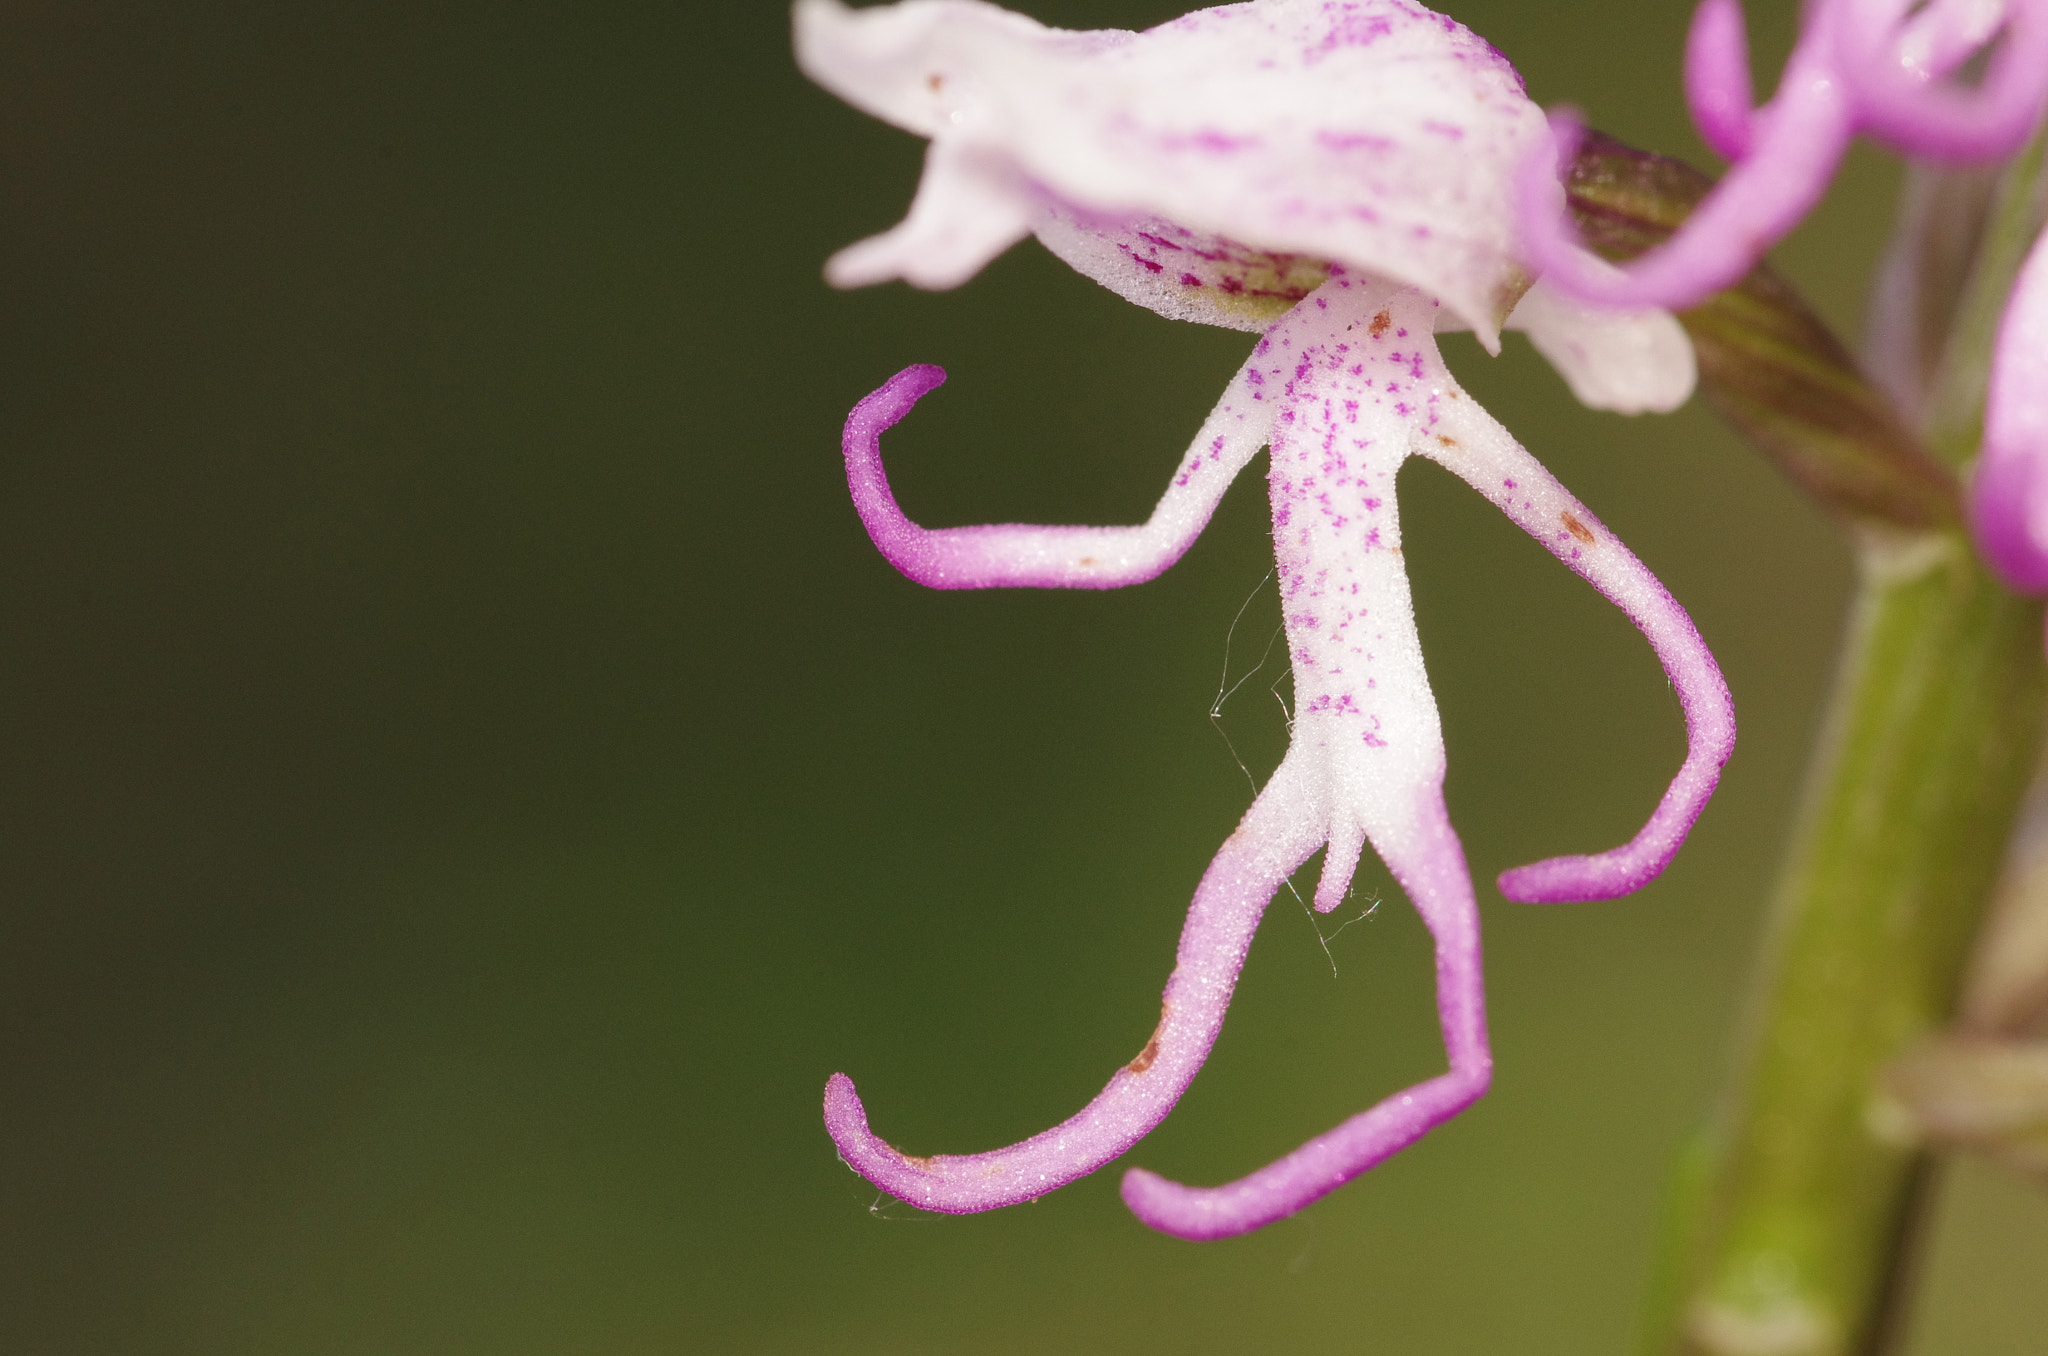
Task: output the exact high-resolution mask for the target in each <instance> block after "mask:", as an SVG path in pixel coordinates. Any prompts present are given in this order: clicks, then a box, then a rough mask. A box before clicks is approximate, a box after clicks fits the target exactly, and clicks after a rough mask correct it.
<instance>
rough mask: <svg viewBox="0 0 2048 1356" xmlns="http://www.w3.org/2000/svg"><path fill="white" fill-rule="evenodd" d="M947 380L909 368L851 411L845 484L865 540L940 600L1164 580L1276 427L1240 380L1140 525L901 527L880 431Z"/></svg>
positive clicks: (928, 369) (1243, 375)
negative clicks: (991, 591) (976, 592)
mask: <svg viewBox="0 0 2048 1356" xmlns="http://www.w3.org/2000/svg"><path fill="white" fill-rule="evenodd" d="M945 379H946V374H945V372H944V371H942V370H941V369H939V368H937V367H933V366H931V365H930V364H925V363H921V364H919V365H917V366H915V367H906V368H904V369H903V370H902V371H901V372H898V373H897V374H896V375H895V376H894V377H891V378H890V379H889V381H888V383H887V384H886V385H884V386H883V387H882V388H881V389H880V390H878V391H876V392H875V393H874V394H872V395H870V396H868V397H867V399H865V400H863V401H861V402H860V404H858V405H856V406H854V407H853V413H852V414H850V415H848V416H847V418H846V436H845V450H846V479H847V484H848V486H849V487H850V488H851V489H852V491H853V504H854V507H855V508H856V509H857V510H859V512H860V517H861V521H862V522H863V523H865V524H866V525H867V529H868V535H869V536H870V537H872V538H873V539H874V543H875V545H876V547H877V548H879V549H880V551H881V552H882V554H883V555H884V556H887V557H888V558H889V562H890V563H891V564H893V565H894V566H895V567H896V568H897V569H899V570H901V571H903V573H904V574H906V575H908V576H909V577H910V578H912V579H915V580H916V581H917V582H918V583H920V584H924V585H926V586H928V587H930V588H935V589H987V588H1004V587H1012V588H1048V589H1057V588H1067V589H1113V588H1121V587H1123V586H1124V585H1126V584H1142V583H1144V582H1145V581H1146V580H1148V579H1152V578H1156V577H1157V576H1158V575H1160V574H1163V573H1164V572H1165V571H1166V570H1167V569H1168V568H1169V567H1170V566H1172V564H1173V563H1174V562H1175V561H1177V560H1179V559H1180V558H1181V556H1182V555H1183V554H1185V553H1186V551H1187V549H1188V547H1189V546H1190V545H1192V544H1193V543H1194V540H1195V538H1196V537H1197V536H1199V535H1201V531H1202V529H1203V528H1204V527H1206V526H1207V525H1208V522H1209V518H1210V515H1212V514H1213V513H1215V511H1216V505H1217V504H1218V503H1219V502H1221V500H1222V498H1223V492H1224V491H1225V490H1227V489H1229V488H1230V482H1231V480H1232V479H1233V478H1234V477H1235V476H1236V475H1237V473H1238V472H1239V471H1240V470H1242V469H1244V465H1245V463H1246V462H1248V461H1250V460H1251V459H1252V456H1253V455H1254V454H1255V453H1257V452H1258V450H1259V449H1260V448H1261V447H1263V446H1264V445H1265V442H1266V435H1267V433H1268V431H1269V430H1270V429H1271V428H1272V424H1273V412H1272V406H1271V402H1269V401H1267V400H1266V399H1265V398H1264V393H1263V392H1261V391H1260V390H1259V389H1258V388H1257V386H1256V385H1255V384H1254V383H1253V381H1252V380H1250V379H1248V377H1247V371H1246V370H1240V371H1239V372H1238V374H1237V376H1236V377H1235V378H1233V379H1232V381H1231V383H1230V385H1229V386H1228V387H1227V388H1225V390H1224V392H1223V399H1222V400H1221V401H1220V402H1218V403H1217V406H1216V408H1215V409H1214V410H1213V411H1211V412H1210V415H1209V418H1208V419H1207V420H1206V421H1205V422H1204V423H1203V425H1202V430H1201V432H1200V433H1198V434H1196V435H1195V441H1194V443H1193V444H1192V445H1191V446H1190V447H1189V448H1188V451H1187V455H1186V456H1184V457H1182V458H1181V463H1180V467H1179V469H1178V470H1176V471H1175V472H1174V476H1173V481H1172V483H1171V484H1169V485H1168V486H1167V488H1166V493H1165V494H1164V495H1162V496H1161V497H1160V500H1159V504H1158V507H1156V508H1155V509H1153V510H1152V516H1151V517H1150V518H1149V519H1147V520H1146V521H1145V522H1144V524H1142V525H1141V526H1137V527H1036V526H1032V525H1029V524H1024V523H995V524H990V525H987V526H982V527H949V528H937V529H933V528H925V527H920V526H918V525H917V524H916V523H913V522H911V521H910V519H909V518H907V517H905V516H904V513H903V510H902V509H901V508H899V507H897V504H896V497H895V495H894V494H892V493H891V492H890V489H889V478H888V476H887V475H886V474H885V473H884V472H883V470H882V431H883V430H884V429H886V428H889V427H891V426H892V425H894V424H895V423H896V422H897V421H898V420H900V419H902V418H903V416H904V415H906V414H908V413H909V412H910V408H911V406H913V405H915V404H916V403H917V402H918V400H919V399H920V398H921V397H922V396H924V395H925V393H926V392H928V391H931V390H932V389H933V388H935V387H936V386H938V384H939V383H940V382H942V381H944V380H945Z"/></svg>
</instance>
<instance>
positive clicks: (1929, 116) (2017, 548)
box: [1521, 0, 2048, 593]
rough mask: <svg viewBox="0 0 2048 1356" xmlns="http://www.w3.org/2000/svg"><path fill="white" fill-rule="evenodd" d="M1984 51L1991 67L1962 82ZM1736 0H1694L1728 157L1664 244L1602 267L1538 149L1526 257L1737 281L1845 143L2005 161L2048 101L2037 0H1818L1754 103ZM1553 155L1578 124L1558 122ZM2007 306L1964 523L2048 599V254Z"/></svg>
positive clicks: (2020, 584) (1672, 289) (1525, 201)
mask: <svg viewBox="0 0 2048 1356" xmlns="http://www.w3.org/2000/svg"><path fill="white" fill-rule="evenodd" d="M1980 57H1982V58H1984V67H1983V70H1982V72H1981V78H1979V79H1976V80H1974V81H1971V80H1969V79H1967V78H1966V77H1965V71H1966V68H1969V67H1970V66H1971V63H1972V61H1973V59H1975V58H1980ZM1748 61H1749V58H1748V50H1747V41H1746V38H1745V35H1744V31H1743V21H1742V8H1741V4H1740V0H1702V3H1701V4H1700V6H1699V8H1698V9H1697V10H1696V11H1695V12H1694V16H1693V26H1692V31H1691V34H1690V37H1689V40H1688V43H1687V48H1686V61H1685V85H1686V94H1687V97H1688V101H1689V102H1690V104H1691V106H1692V112H1693V120H1694V122H1695V123H1696V124H1697V126H1698V127H1699V130H1700V133H1701V135H1702V136H1703V137H1704V138H1705V139H1706V141H1707V143H1708V144H1709V145H1710V146H1712V147H1713V148H1714V149H1715V150H1716V151H1717V152H1719V153H1720V154H1722V155H1724V156H1726V157H1727V158H1729V159H1730V160H1732V161H1734V162H1735V167H1734V168H1733V169H1732V170H1731V171H1730V172H1729V174H1728V175H1727V177H1726V178H1725V179H1723V180H1722V181H1721V183H1720V185H1719V186H1718V187H1717V188H1716V189H1715V191H1714V192H1713V193H1712V194H1711V195H1709V196H1708V198H1707V199H1706V201H1705V202H1703V203H1702V204H1701V205H1700V207H1699V209H1698V210H1697V211H1696V212H1695V213H1694V214H1693V215H1692V217H1691V218H1690V219H1689V220H1688V221H1687V222H1686V223H1685V225H1684V226H1683V227H1681V228H1680V229H1679V231H1678V232H1677V233H1676V234H1675V235H1674V236H1673V237H1672V238H1671V240H1670V241H1669V242H1667V243H1666V244H1664V245H1663V246H1661V247H1660V248H1658V249H1655V250H1652V251H1650V252H1649V253H1648V254H1646V255H1644V256H1643V257H1642V258H1641V259H1639V260H1636V261H1635V262H1633V263H1632V264H1631V265H1630V266H1629V267H1628V268H1626V269H1624V270H1620V271H1616V270H1613V269H1601V268H1596V267H1593V266H1592V265H1591V264H1589V263H1588V261H1587V256H1586V254H1585V252H1584V251H1583V250H1581V249H1579V248H1578V245H1577V241H1576V240H1575V239H1574V238H1573V236H1572V233H1571V231H1570V228H1569V227H1568V226H1567V225H1565V224H1564V222H1563V221H1562V219H1561V216H1560V213H1559V212H1558V210H1557V208H1556V206H1555V205H1554V204H1553V203H1552V202H1551V201H1550V198H1549V196H1548V195H1549V182H1550V179H1551V177H1552V176H1551V174H1550V167H1549V166H1548V165H1546V164H1545V163H1544V162H1543V159H1542V157H1541V156H1537V157H1533V158H1532V159H1531V160H1530V161H1529V162H1527V163H1526V164H1525V165H1524V167H1523V170H1522V184H1521V188H1522V212H1523V222H1524V227H1525V229H1526V231H1527V233H1528V242H1529V251H1530V255H1531V257H1532V258H1533V259H1534V260H1535V261H1536V262H1537V264H1538V265H1539V266H1540V267H1542V268H1544V269H1545V270H1546V276H1547V277H1549V278H1551V279H1552V280H1553V281H1554V282H1555V284H1556V285H1557V286H1558V287H1559V288H1560V289H1561V290H1562V291H1564V292H1566V293H1568V294H1570V295H1572V296H1574V297H1577V298H1579V299H1580V300H1582V301H1585V302H1594V303H1606V304H1612V305H1626V306H1641V305H1645V304H1655V305H1665V306H1686V305H1690V304H1692V303H1694V302H1697V301H1699V300H1701V299H1702V298H1704V297H1706V296H1708V295H1709V294H1711V293H1713V292H1715V291H1717V290H1719V289H1721V288H1723V287H1727V286H1729V285H1730V284H1732V283H1734V282H1735V281H1736V280H1737V279H1739V278H1741V277H1742V275H1743V274H1745V273H1747V272H1748V271H1749V269H1750V268H1751V267H1753V266H1754V265H1755V264H1756V263H1757V261H1758V260H1759V259H1761V258H1762V256H1763V254H1764V251H1765V250H1767V249H1769V248H1770V246H1771V245H1773V244H1774V243H1776V242H1777V241H1778V240H1779V239H1781V238H1783V237H1784V235H1785V234H1786V233H1787V232H1789V231H1790V230H1791V229H1792V227H1793V226H1795V225H1796V224H1798V222H1799V220H1800V219H1801V218H1802V217H1804V216H1805V215H1806V213H1807V212H1808V211H1809V210H1811V209H1812V207H1813V205H1814V204H1815V203H1816V202H1818V201H1819V200H1820V196H1821V194H1822V193H1823V192H1824V191H1825V190H1826V188H1827V185H1828V182H1829V180H1830V179H1832V177H1833V176H1834V172H1835V169H1836V167H1837V166H1838V165H1839V164H1840V163H1841V158H1842V155H1843V153H1844V152H1845V151H1846V150H1847V149H1848V145H1849V142H1850V140H1851V139H1852V138H1853V137H1854V136H1855V135H1856V134H1857V133H1858V132H1865V133H1868V134H1870V135H1871V136H1874V137H1876V138H1877V139H1879V140H1881V141H1883V142H1885V143H1886V144H1888V145H1890V146H1892V147H1893V148H1895V149H1897V150H1899V151H1902V152H1904V153H1906V154H1908V155H1914V156H1918V157H1922V158H1926V159H1930V160H1936V161H1941V162H1946V163H1961V162H1971V161H1979V160H1987V159H1996V158H2000V157H2004V156H2008V155H2011V154H2013V153H2014V152H2015V151H2017V150H2018V149H2019V147H2020V145H2021V143H2022V142H2024V141H2025V139H2026V138H2027V136H2028V135H2029V134H2030V133H2031V132H2032V131H2033V130H2034V128H2035V127H2036V126H2037V125H2038V124H2039V122H2040V120H2041V114H2042V109H2043V106H2044V104H2048V4H2044V3H2042V0H1933V3H1929V4H1926V5H1923V6H1920V7H1919V8H1917V9H1915V8H1914V6H1913V5H1912V4H1911V3H1910V0H1819V2H1818V3H1815V4H1812V5H1810V6H1808V8H1807V12H1806V17H1805V22H1804V25H1803V27H1802V29H1801V33H1800V38H1799V42H1798V45H1797V46H1796V47H1795V48H1794V49H1793V52H1792V56H1791V58H1790V59H1789V60H1788V61H1787V62H1786V65H1785V71H1784V74H1783V76H1782V77H1781V78H1780V80H1779V84H1778V91H1777V93H1776V95H1775V96H1774V97H1773V98H1772V99H1771V101H1770V103H1768V104H1766V105H1764V106H1763V107H1762V108H1754V107H1752V103H1751V95H1750V83H1749V65H1748ZM1553 128H1554V131H1555V134H1556V139H1557V143H1558V155H1559V157H1560V163H1562V162H1564V161H1568V160H1569V158H1570V156H1571V154H1572V153H1573V151H1574V150H1575V148H1576V146H1577V144H1578V140H1579V137H1580V135H1581V133H1580V129H1579V127H1578V124H1577V121H1576V118H1575V117H1574V116H1573V115H1572V114H1570V113H1569V112H1563V113H1560V114H1558V115H1556V116H1555V117H1554V118H1553ZM2041 248H2042V247H2041V246H2039V245H2037V246H2036V255H2037V257H2036V258H2035V259H2034V260H2032V261H2030V263H2029V264H2028V266H2027V268H2026V269H2025V270H2024V271H2023V272H2022V274H2021V276H2020V280H2019V283H2018V285H2017V286H2016V287H2015V288H2014V290H2013V292H2012V295H2011V298H2010V300H2009V302H2008V309H2007V314H2006V319H2005V322H2004V324H2003V326H2002V327H2001V330H2000V334H1999V338H1998V342H1997V347H1996V350H1995V353H1994V356H1993V360H1992V376H1991V382H1990V390H1989V397H1988V403H1987V405H1986V409H1985V424H1984V440H1983V447H1982V453H1981V460H1980V462H1979V464H1978V469H1977V473H1976V476H1975V478H1974V481H1973V483H1972V487H1971V492H1970V497H1969V506H1970V515H1971V521H1972V525H1973V527H1974V528H1975V531H1976V536H1977V540H1978V544H1979V546H1980V548H1981V549H1982V551H1983V553H1984V556H1985V559H1986V561H1987V562H1988V563H1989V564H1990V565H1991V566H1992V568H1993V569H1994V570H1996V571H1997V573H1998V574H1999V576H2000V578H2001V579H2003V580H2004V581H2005V582H2006V583H2007V584H2008V585H2009V586H2011V587H2012V588H2015V589H2018V590H2020V591H2023V592H2029V593H2041V592H2048V489H2044V488H2042V487H2043V486H2048V409H2043V408H2042V404H2041V402H2042V399H2043V398H2042V397H2041V396H2040V394H2039V392H2040V391H2041V390H2042V389H2043V378H2044V376H2048V350H2044V348H2043V341H2044V340H2048V263H2044V262H2043V261H2042V259H2041V258H2039V257H2038V256H2039V255H2040V253H2041Z"/></svg>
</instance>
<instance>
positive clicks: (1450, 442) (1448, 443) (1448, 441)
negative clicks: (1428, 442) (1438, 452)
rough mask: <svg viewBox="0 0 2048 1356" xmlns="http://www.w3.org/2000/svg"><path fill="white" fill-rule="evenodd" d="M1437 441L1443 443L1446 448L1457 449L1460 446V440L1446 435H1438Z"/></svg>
mask: <svg viewBox="0 0 2048 1356" xmlns="http://www.w3.org/2000/svg"><path fill="white" fill-rule="evenodd" d="M1436 440H1437V441H1438V442H1440V443H1442V444H1443V445H1444V446H1445V447H1456V446H1457V445H1458V440H1457V439H1456V438H1451V437H1446V436H1445V435H1444V434H1441V433H1439V434H1437V435H1436Z"/></svg>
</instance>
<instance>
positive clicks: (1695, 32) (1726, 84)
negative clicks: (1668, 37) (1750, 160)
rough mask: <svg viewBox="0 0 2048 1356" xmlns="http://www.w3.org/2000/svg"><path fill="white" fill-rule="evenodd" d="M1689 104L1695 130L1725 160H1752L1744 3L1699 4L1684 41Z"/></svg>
mask: <svg viewBox="0 0 2048 1356" xmlns="http://www.w3.org/2000/svg"><path fill="white" fill-rule="evenodd" d="M1685 100H1686V104H1687V106H1688V107H1690V108H1691V110H1692V120H1693V125H1694V126H1696V127H1698V128H1699V130H1700V136H1701V137H1703V138H1704V139H1705V140H1706V143H1707V145H1708V146H1710V147H1712V148H1713V151H1714V154H1716V155H1718V156H1720V157H1721V158H1722V159H1723V160H1740V159H1742V158H1743V157H1744V156H1746V155H1748V154H1749V147H1750V138H1751V134H1752V131H1753V129H1752V127H1751V125H1750V119H1751V115H1752V114H1753V113H1754V112H1755V98H1754V95H1753V94H1752V92H1751V87H1750V81H1749V35H1748V33H1747V32H1746V31H1745V29H1744V26H1743V22H1742V4H1741V0H1701V3H1700V7H1699V8H1698V9H1696V10H1694V11H1693V12H1692V28H1691V29H1690V30H1689V31H1688V32H1687V33H1686V37H1685Z"/></svg>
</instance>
